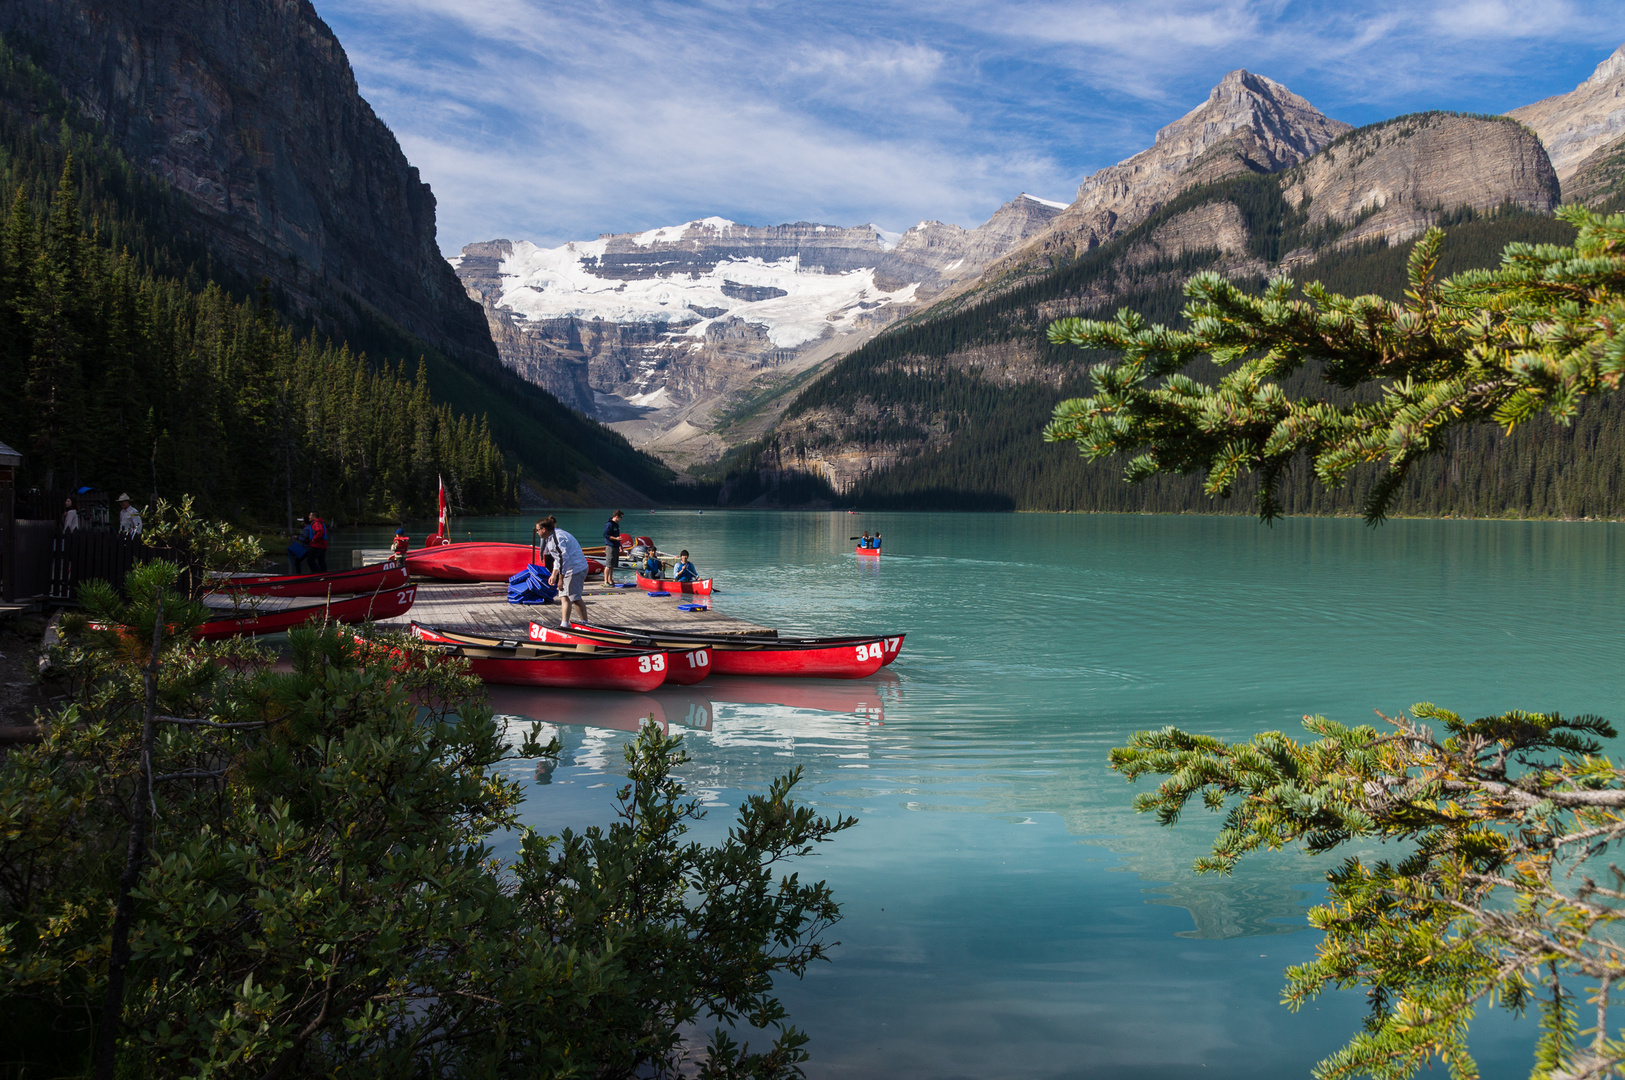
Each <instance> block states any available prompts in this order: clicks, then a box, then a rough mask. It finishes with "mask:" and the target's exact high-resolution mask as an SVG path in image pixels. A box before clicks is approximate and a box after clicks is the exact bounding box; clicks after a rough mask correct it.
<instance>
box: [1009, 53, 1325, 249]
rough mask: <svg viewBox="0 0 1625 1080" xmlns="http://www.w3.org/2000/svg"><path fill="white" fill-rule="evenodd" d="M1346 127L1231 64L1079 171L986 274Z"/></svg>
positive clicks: (1084, 241) (1084, 245)
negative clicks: (1072, 185) (1045, 220)
mask: <svg viewBox="0 0 1625 1080" xmlns="http://www.w3.org/2000/svg"><path fill="white" fill-rule="evenodd" d="M1348 130H1349V125H1348V124H1345V123H1343V122H1342V121H1340V120H1332V119H1330V118H1329V117H1327V116H1325V115H1323V114H1322V113H1321V112H1320V111H1319V110H1317V109H1316V108H1315V107H1314V106H1312V105H1310V104H1309V102H1307V101H1305V100H1304V99H1303V98H1301V97H1299V96H1298V95H1297V94H1294V93H1293V92H1292V91H1290V90H1288V89H1287V88H1286V87H1284V86H1282V85H1281V84H1280V83H1278V82H1276V81H1275V80H1273V79H1267V78H1265V77H1264V76H1262V75H1254V74H1253V73H1252V72H1249V71H1232V72H1231V73H1230V74H1228V75H1226V76H1225V77H1224V78H1223V79H1222V80H1221V81H1220V82H1219V85H1217V86H1215V87H1214V88H1213V90H1212V92H1211V93H1210V94H1209V95H1208V99H1207V101H1205V102H1203V103H1202V104H1201V105H1199V106H1197V107H1196V108H1194V109H1192V110H1191V111H1190V112H1188V113H1186V114H1185V115H1184V116H1182V117H1180V118H1179V119H1178V120H1175V121H1174V122H1173V123H1171V124H1169V125H1168V126H1167V127H1165V128H1163V129H1162V130H1161V131H1159V132H1157V139H1156V142H1155V143H1154V144H1153V145H1152V146H1151V147H1149V148H1148V149H1145V150H1142V151H1140V152H1139V153H1138V154H1135V155H1134V156H1133V157H1131V158H1129V159H1127V160H1126V161H1123V162H1120V163H1119V164H1117V165H1112V166H1110V167H1108V168H1105V169H1101V170H1100V171H1099V172H1097V173H1094V174H1093V175H1091V176H1089V177H1088V178H1087V179H1085V180H1084V181H1083V183H1082V184H1081V185H1079V187H1078V197H1077V199H1076V200H1075V201H1074V202H1073V203H1072V205H1070V206H1068V207H1067V208H1066V209H1065V210H1064V211H1062V212H1061V213H1060V214H1058V215H1057V216H1056V218H1055V220H1054V221H1052V222H1051V223H1050V224H1049V227H1048V228H1046V229H1045V230H1044V231H1042V232H1040V233H1038V234H1037V235H1036V236H1034V237H1033V239H1032V240H1031V241H1029V242H1028V243H1027V244H1025V245H1023V246H1022V247H1021V248H1020V249H1018V250H1017V251H1016V252H1015V253H1014V254H1012V255H1010V256H1008V257H1006V258H1004V259H1001V260H999V261H998V262H995V263H994V264H992V265H991V266H990V267H989V268H988V271H987V277H989V278H993V277H998V276H1001V275H1006V274H1009V273H1011V272H1019V271H1022V270H1027V269H1031V268H1047V267H1048V266H1050V265H1052V264H1053V263H1054V262H1055V261H1057V260H1061V259H1068V258H1072V257H1074V256H1075V255H1077V254H1078V253H1079V252H1083V251H1088V250H1090V249H1091V248H1094V247H1096V246H1098V245H1100V244H1101V243H1103V242H1105V241H1107V240H1110V239H1111V238H1113V237H1115V236H1118V235H1120V234H1121V233H1123V232H1124V231H1125V230H1127V229H1129V228H1132V227H1133V226H1134V225H1136V224H1138V223H1139V222H1141V221H1143V220H1145V218H1146V217H1147V216H1149V215H1150V214H1151V213H1152V212H1154V211H1155V210H1156V209H1157V208H1158V207H1159V206H1161V205H1162V204H1163V203H1165V202H1167V201H1168V200H1169V199H1170V198H1172V197H1173V196H1174V195H1177V194H1178V193H1179V192H1181V191H1183V190H1185V189H1186V188H1189V187H1192V186H1194V185H1196V184H1202V183H1208V182H1210V181H1213V180H1218V179H1222V178H1223V177H1226V176H1233V175H1235V174H1237V173H1241V172H1255V173H1271V172H1276V171H1278V170H1280V169H1283V168H1286V167H1287V166H1289V165H1295V164H1297V163H1298V162H1300V161H1303V160H1304V159H1305V158H1308V157H1310V156H1312V155H1313V154H1315V153H1317V152H1318V151H1319V150H1320V149H1321V148H1322V147H1324V146H1326V144H1328V143H1330V142H1331V141H1332V140H1333V139H1335V138H1336V137H1337V136H1338V135H1340V134H1342V133H1343V132H1345V131H1348Z"/></svg>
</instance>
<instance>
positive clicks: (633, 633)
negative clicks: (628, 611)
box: [532, 623, 908, 667]
mask: <svg viewBox="0 0 1625 1080" xmlns="http://www.w3.org/2000/svg"><path fill="white" fill-rule="evenodd" d="M532 626H537V627H540V626H541V624H540V623H533V624H532ZM577 626H578V627H579V628H580V629H584V630H595V631H599V632H601V633H608V634H622V635H627V636H630V637H638V638H659V639H661V640H662V641H665V642H668V643H689V644H695V645H699V644H707V645H713V646H716V645H727V644H739V643H744V642H749V643H752V644H757V643H760V644H765V645H781V646H790V645H798V646H799V645H828V646H835V645H853V646H856V645H858V644H860V643H868V642H871V641H876V640H878V641H879V642H880V647H881V651H882V653H883V654H884V657H883V658H882V660H881V666H882V667H884V666H886V665H888V664H890V663H891V662H892V661H894V660H896V659H897V657H898V656H900V655H901V654H902V652H903V639H904V638H905V637H907V636H908V635H907V634H884V635H880V636H878V638H877V636H876V635H873V634H858V635H852V636H848V637H827V638H781V637H779V636H777V635H776V634H772V635H767V634H707V633H704V632H703V631H695V632H691V633H684V632H682V631H676V630H671V631H666V630H650V629H647V628H644V627H630V626H594V627H588V626H585V625H583V624H577ZM542 629H547V630H551V631H552V632H553V633H555V634H557V633H558V632H559V631H557V630H556V629H553V628H551V627H542ZM537 640H541V639H540V638H538V639H537ZM559 640H562V639H559ZM575 640H578V641H586V640H588V639H587V638H577V639H575Z"/></svg>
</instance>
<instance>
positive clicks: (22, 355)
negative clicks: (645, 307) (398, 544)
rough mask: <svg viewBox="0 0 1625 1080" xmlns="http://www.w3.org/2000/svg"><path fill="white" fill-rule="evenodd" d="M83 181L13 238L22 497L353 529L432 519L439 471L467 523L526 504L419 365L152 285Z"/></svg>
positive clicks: (252, 309)
mask: <svg viewBox="0 0 1625 1080" xmlns="http://www.w3.org/2000/svg"><path fill="white" fill-rule="evenodd" d="M78 172H79V169H78V167H77V163H76V162H75V160H74V159H73V157H72V156H71V155H70V156H69V157H68V160H67V163H66V166H65V168H64V170H63V173H62V176H61V178H60V181H59V183H58V184H57V187H56V190H55V191H54V192H53V193H52V195H51V197H50V199H49V201H48V202H47V204H46V206H45V207H44V208H43V209H44V212H43V213H41V211H40V210H39V209H36V205H37V201H36V199H35V198H33V197H31V194H30V192H29V191H28V190H27V187H26V186H24V185H19V186H17V187H16V189H15V191H14V192H13V193H12V196H11V205H10V213H9V215H8V217H7V219H6V223H5V229H4V234H3V238H0V416H4V417H6V420H5V422H4V427H3V431H0V434H3V437H4V439H5V441H7V442H8V443H10V444H12V445H14V446H16V447H17V448H18V449H20V450H21V451H22V452H23V454H24V468H25V476H24V481H23V483H22V485H20V486H22V487H25V488H26V487H30V486H33V487H38V488H40V489H42V490H44V491H51V492H56V491H66V490H73V489H75V488H78V487H79V486H81V485H94V486H96V487H100V488H104V489H113V488H122V489H128V490H130V492H131V493H132V494H133V495H135V496H136V498H137V499H138V500H140V501H146V499H147V498H148V497H149V496H152V495H166V494H167V495H172V496H173V495H174V494H176V493H181V492H185V493H189V494H191V495H193V496H194V497H195V498H196V499H197V501H198V504H199V506H200V507H201V508H203V509H205V510H207V511H208V512H211V513H215V514H220V515H224V516H228V517H232V518H237V519H250V520H259V521H278V520H282V519H284V518H286V517H291V516H293V514H294V513H303V511H304V510H305V509H307V508H312V507H314V508H319V509H321V510H323V511H324V512H326V513H328V514H330V515H333V516H334V517H336V518H338V519H341V520H346V519H347V520H356V519H360V518H367V517H374V518H376V517H380V516H386V517H399V516H404V515H406V514H410V513H423V512H427V510H428V509H429V507H430V506H431V505H432V504H433V501H434V498H435V491H436V484H435V478H436V474H440V475H443V476H444V477H445V480H446V483H447V487H448V489H449V490H450V491H451V492H452V493H453V495H454V497H455V499H456V501H457V502H458V503H459V504H460V505H461V506H462V507H464V508H465V509H468V510H470V511H474V512H493V511H500V510H504V509H508V508H510V507H514V506H516V505H517V480H516V477H515V476H514V475H513V473H512V472H511V471H510V470H509V469H508V467H507V466H506V464H505V463H504V461H503V457H502V453H501V451H500V450H499V449H498V448H497V446H496V444H495V443H494V442H493V441H492V439H491V434H490V430H489V426H488V425H487V424H486V423H485V422H484V421H476V420H474V419H472V418H470V417H468V416H457V415H454V414H453V413H452V411H451V409H450V407H449V406H446V405H441V406H439V407H436V406H435V405H434V404H433V402H432V401H431V400H430V396H429V389H428V384H427V376H426V372H425V370H424V367H423V365H422V364H421V363H420V364H419V365H418V367H417V369H416V371H415V372H412V371H407V370H404V366H396V367H390V366H388V365H381V366H378V367H373V366H372V365H369V364H368V363H367V362H366V360H365V359H364V358H363V357H361V356H358V355H356V354H354V353H352V352H350V350H349V349H348V348H346V347H335V346H334V345H332V344H331V343H327V342H323V341H320V340H318V339H317V338H316V337H314V336H308V337H305V338H303V339H299V338H296V337H295V336H294V333H293V331H292V330H290V329H289V328H287V327H286V326H285V325H283V324H282V322H281V320H280V319H278V317H277V316H276V313H275V312H274V310H273V309H272V308H271V306H270V303H269V301H268V299H262V300H261V301H260V302H258V303H255V302H253V301H237V300H234V299H233V298H232V297H231V296H230V295H229V294H227V293H226V292H225V291H224V290H223V289H222V288H220V286H218V285H216V284H213V283H210V284H206V285H204V286H203V287H202V288H200V289H193V288H189V287H188V286H187V285H186V284H185V283H183V282H181V281H177V280H175V279H173V278H163V277H159V276H157V275H155V274H154V273H153V272H152V271H150V270H148V269H147V268H145V267H143V266H142V265H141V263H140V261H139V260H138V259H137V258H136V256H134V255H133V254H131V253H129V252H128V251H115V250H112V249H110V248H109V247H108V246H107V245H106V244H104V243H102V242H101V240H100V237H99V236H98V235H97V234H96V233H95V232H94V231H89V232H87V231H86V230H85V228H84V225H83V221H82V218H83V215H82V208H81V205H80V200H79V196H78V190H79V185H78V183H77V181H76V174H77V173H78ZM91 228H92V230H94V224H93V225H92V226H91Z"/></svg>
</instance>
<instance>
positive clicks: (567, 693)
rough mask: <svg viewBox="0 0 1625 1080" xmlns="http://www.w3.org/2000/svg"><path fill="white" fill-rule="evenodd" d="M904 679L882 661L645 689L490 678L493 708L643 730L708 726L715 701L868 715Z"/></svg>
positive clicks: (878, 710) (553, 720) (874, 717)
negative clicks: (818, 672)
mask: <svg viewBox="0 0 1625 1080" xmlns="http://www.w3.org/2000/svg"><path fill="white" fill-rule="evenodd" d="M899 686H900V681H899V679H898V677H897V675H896V674H894V673H893V672H891V671H887V670H885V669H882V670H881V671H880V672H878V673H876V674H875V675H872V676H870V677H869V678H867V679H766V678H729V679H708V680H706V681H705V682H704V683H702V684H699V685H697V686H689V687H683V686H672V687H661V688H659V689H657V690H652V691H650V692H649V693H646V694H627V693H616V692H613V691H607V690H551V689H541V688H536V687H526V686H499V685H495V684H492V685H488V686H487V687H486V688H485V689H486V693H487V695H488V696H489V700H490V703H491V708H492V709H493V710H494V711H496V712H498V713H501V714H504V715H508V716H518V717H523V718H524V719H526V720H539V721H542V722H543V723H547V724H580V725H585V726H588V727H599V728H610V729H613V730H616V731H637V730H638V729H639V728H640V727H642V726H643V724H644V722H645V721H647V720H649V719H650V718H652V719H653V720H654V722H655V723H656V724H659V725H660V728H661V730H662V731H667V732H670V731H672V730H674V729H675V730H677V731H683V730H685V729H686V730H689V731H710V730H711V727H712V722H713V719H714V717H715V715H716V707H717V705H783V706H786V707H788V708H792V709H806V710H809V711H813V712H825V713H844V714H846V715H848V716H854V717H859V718H861V719H863V720H864V721H865V722H867V723H879V722H881V721H882V720H883V719H884V717H885V702H886V699H887V698H891V699H892V700H894V701H895V700H896V698H897V696H898V693H899Z"/></svg>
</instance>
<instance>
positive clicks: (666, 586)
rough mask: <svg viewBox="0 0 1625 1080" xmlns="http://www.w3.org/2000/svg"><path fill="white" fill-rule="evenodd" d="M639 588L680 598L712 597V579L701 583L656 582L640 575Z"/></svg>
mask: <svg viewBox="0 0 1625 1080" xmlns="http://www.w3.org/2000/svg"><path fill="white" fill-rule="evenodd" d="M638 588H640V589H643V590H645V591H646V592H666V593H674V594H676V595H678V596H710V595H711V579H710V578H701V579H700V580H699V581H656V580H655V579H654V578H646V577H644V576H643V575H642V574H639V575H638Z"/></svg>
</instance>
